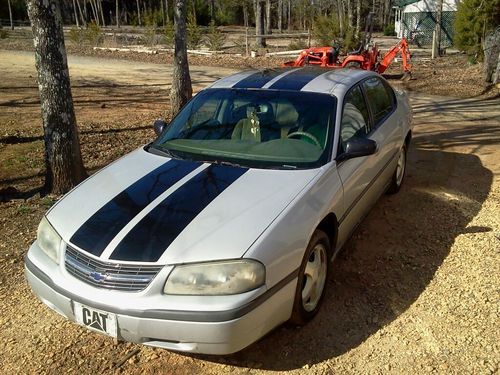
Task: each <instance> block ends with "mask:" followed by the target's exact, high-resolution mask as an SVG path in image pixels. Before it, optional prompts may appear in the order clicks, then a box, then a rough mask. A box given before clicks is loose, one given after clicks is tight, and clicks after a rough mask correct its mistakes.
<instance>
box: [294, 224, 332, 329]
mask: <svg viewBox="0 0 500 375" xmlns="http://www.w3.org/2000/svg"><path fill="white" fill-rule="evenodd" d="M329 253H330V241H329V239H328V236H327V235H326V234H325V232H323V231H321V230H316V231H314V233H313V235H312V237H311V241H310V242H309V245H308V246H307V249H306V252H305V254H304V258H303V260H302V264H301V265H300V269H299V276H298V280H297V289H296V291H295V300H294V303H293V312H292V317H291V318H290V322H291V323H293V324H297V325H304V324H306V323H307V322H308V321H310V320H311V319H312V318H313V317H314V316H315V315H316V314H317V313H318V311H319V308H320V306H321V302H322V301H323V296H324V294H325V285H326V279H327V276H328V270H329V264H330V262H329V256H328V254H329Z"/></svg>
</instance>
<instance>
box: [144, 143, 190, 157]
mask: <svg viewBox="0 0 500 375" xmlns="http://www.w3.org/2000/svg"><path fill="white" fill-rule="evenodd" d="M148 150H150V151H151V153H152V154H155V155H160V156H165V157H167V158H175V159H182V158H181V157H180V156H179V155H177V154H174V153H173V152H172V151H170V150H167V149H164V148H158V147H155V146H149V149H148Z"/></svg>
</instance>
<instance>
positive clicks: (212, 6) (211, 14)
mask: <svg viewBox="0 0 500 375" xmlns="http://www.w3.org/2000/svg"><path fill="white" fill-rule="evenodd" d="M209 4H210V21H214V22H215V2H214V0H210V1H209Z"/></svg>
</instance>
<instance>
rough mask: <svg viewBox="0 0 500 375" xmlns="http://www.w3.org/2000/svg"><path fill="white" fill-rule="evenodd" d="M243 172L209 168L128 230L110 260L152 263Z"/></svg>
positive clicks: (226, 167)
mask: <svg viewBox="0 0 500 375" xmlns="http://www.w3.org/2000/svg"><path fill="white" fill-rule="evenodd" d="M246 171H247V169H246V168H237V167H229V166H221V165H211V166H209V167H208V168H206V169H205V170H203V171H202V172H200V173H199V174H197V175H196V176H195V177H193V178H192V179H191V180H189V181H188V182H186V183H185V184H184V185H182V186H181V187H180V188H179V189H177V190H176V191H175V192H173V193H172V194H171V195H169V196H168V197H167V198H166V199H165V200H164V201H163V202H161V203H160V204H159V205H158V206H157V207H155V208H154V209H153V210H152V211H151V212H150V213H148V214H147V215H146V216H145V217H144V218H143V219H142V220H141V221H140V222H139V223H138V224H137V225H136V226H135V227H134V228H132V230H131V231H130V232H129V233H128V234H127V235H126V236H125V238H123V240H122V241H121V242H120V243H119V244H118V246H117V247H116V249H115V251H114V252H113V253H112V254H111V256H110V259H113V260H127V261H141V262H156V261H157V260H158V259H160V257H161V256H162V254H163V253H164V252H165V250H166V249H167V248H168V247H169V246H170V244H171V243H172V242H173V241H174V240H175V239H176V238H177V236H178V235H179V234H180V233H181V232H182V231H183V230H184V228H185V227H186V226H187V225H188V224H189V223H190V222H191V221H192V220H193V219H194V218H195V217H196V216H198V215H199V214H200V212H201V211H202V210H203V209H204V208H205V207H207V206H208V205H209V204H210V202H212V201H213V200H214V199H215V198H216V197H217V196H218V195H219V194H220V193H222V192H223V191H224V190H225V189H226V188H227V187H228V186H230V185H231V184H232V183H233V182H234V181H236V180H237V179H238V178H239V177H240V176H241V175H243V174H244V173H245V172H246Z"/></svg>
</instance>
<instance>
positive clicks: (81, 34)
mask: <svg viewBox="0 0 500 375" xmlns="http://www.w3.org/2000/svg"><path fill="white" fill-rule="evenodd" d="M69 40H71V42H72V43H73V44H76V45H81V44H83V42H84V41H85V31H84V30H82V29H80V28H78V27H72V28H71V29H70V30H69Z"/></svg>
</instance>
